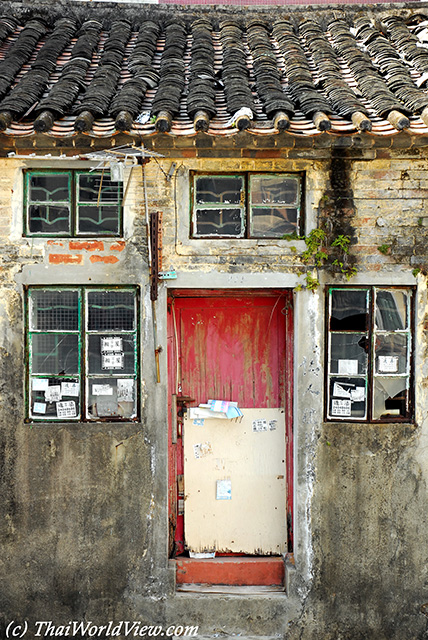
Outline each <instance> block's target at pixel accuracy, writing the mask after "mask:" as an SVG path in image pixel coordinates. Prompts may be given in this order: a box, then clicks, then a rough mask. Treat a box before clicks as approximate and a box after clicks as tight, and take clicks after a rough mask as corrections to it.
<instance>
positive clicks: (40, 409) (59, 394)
mask: <svg viewBox="0 0 428 640" xmlns="http://www.w3.org/2000/svg"><path fill="white" fill-rule="evenodd" d="M30 384H31V396H30V417H32V418H40V419H43V418H58V419H67V420H69V419H72V418H78V417H79V416H80V382H79V378H64V377H61V378H31V381H30Z"/></svg>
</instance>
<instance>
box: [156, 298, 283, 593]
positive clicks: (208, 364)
mask: <svg viewBox="0 0 428 640" xmlns="http://www.w3.org/2000/svg"><path fill="white" fill-rule="evenodd" d="M220 336H222V337H224V338H225V339H224V340H219V338H220ZM168 362H169V369H168V381H169V388H170V394H169V415H171V402H170V400H171V394H172V393H178V394H179V395H180V394H182V395H189V396H191V397H192V398H194V399H195V403H192V404H199V403H200V402H206V401H207V400H208V399H209V398H219V399H229V400H234V401H237V402H238V403H239V405H240V406H241V407H281V406H283V407H285V411H286V438H287V442H286V451H287V470H286V475H287V502H288V505H287V516H288V524H289V526H288V533H289V550H291V548H292V547H291V544H292V523H293V431H292V412H293V406H292V398H293V395H292V394H293V313H292V293H291V292H290V291H286V292H284V291H275V292H270V294H269V295H266V292H261V291H254V292H252V293H251V294H250V293H248V292H242V291H240V292H236V294H235V295H233V294H231V292H230V291H229V292H215V293H214V292H212V291H211V292H210V291H204V292H202V291H199V292H192V293H191V292H185V291H177V292H174V293H173V295H172V296H171V299H170V301H169V305H168ZM169 442H170V447H169V509H170V524H171V528H172V529H175V549H174V552H175V554H180V553H182V552H183V551H184V550H185V543H184V519H183V516H177V498H178V496H177V475H180V474H183V451H182V442H181V438H180V437H179V438H178V442H177V444H172V441H171V421H170V424H169ZM204 566H205V570H206V565H204ZM234 584H237V583H236V582H235V583H234ZM258 584H260V583H258Z"/></svg>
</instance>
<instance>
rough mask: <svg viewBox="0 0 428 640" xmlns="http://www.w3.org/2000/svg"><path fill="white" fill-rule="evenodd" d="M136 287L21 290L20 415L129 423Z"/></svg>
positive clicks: (134, 380)
mask: <svg viewBox="0 0 428 640" xmlns="http://www.w3.org/2000/svg"><path fill="white" fill-rule="evenodd" d="M138 306H139V297H138V289H137V288H136V287H130V286H128V287H95V286H94V287H82V286H77V287H73V286H67V287H63V286H60V287H59V286H58V287H56V286H49V287H46V286H34V287H28V288H27V290H26V321H27V325H26V326H27V331H26V338H27V353H28V375H27V419H28V420H29V421H31V422H37V421H43V422H46V421H49V422H50V421H53V422H58V421H60V422H64V421H72V422H106V421H108V422H110V421H137V420H138V415H139V390H138V379H139V378H138V372H139V358H138V354H139V316H138Z"/></svg>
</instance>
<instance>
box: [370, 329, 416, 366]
mask: <svg viewBox="0 0 428 640" xmlns="http://www.w3.org/2000/svg"><path fill="white" fill-rule="evenodd" d="M375 361H376V373H379V374H384V375H385V374H386V375H388V374H391V373H396V374H400V373H401V374H403V373H404V374H406V373H407V366H408V338H407V335H406V334H403V333H386V334H384V333H380V334H377V335H376V342H375Z"/></svg>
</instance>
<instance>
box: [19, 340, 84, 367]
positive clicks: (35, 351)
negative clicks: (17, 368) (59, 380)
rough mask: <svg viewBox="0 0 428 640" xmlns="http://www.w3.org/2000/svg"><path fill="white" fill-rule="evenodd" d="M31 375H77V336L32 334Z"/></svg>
mask: <svg viewBox="0 0 428 640" xmlns="http://www.w3.org/2000/svg"><path fill="white" fill-rule="evenodd" d="M31 370H32V373H46V374H49V373H50V374H66V373H79V343H78V336H77V335H73V334H65V335H64V334H59V333H33V334H32V336H31Z"/></svg>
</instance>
